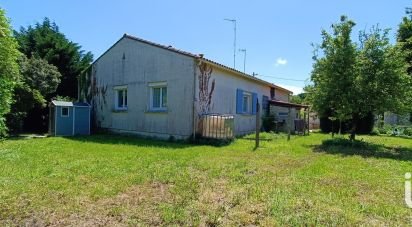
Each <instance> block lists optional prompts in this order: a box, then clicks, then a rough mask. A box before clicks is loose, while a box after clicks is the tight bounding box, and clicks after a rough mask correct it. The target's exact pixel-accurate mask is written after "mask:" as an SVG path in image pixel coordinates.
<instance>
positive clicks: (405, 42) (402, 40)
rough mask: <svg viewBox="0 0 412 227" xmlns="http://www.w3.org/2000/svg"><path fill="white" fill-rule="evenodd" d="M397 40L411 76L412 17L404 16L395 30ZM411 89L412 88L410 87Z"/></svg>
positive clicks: (408, 10)
mask: <svg viewBox="0 0 412 227" xmlns="http://www.w3.org/2000/svg"><path fill="white" fill-rule="evenodd" d="M411 12H412V11H411V9H410V8H409V9H407V13H408V14H411ZM397 42H398V45H399V46H400V47H401V50H402V52H403V53H404V56H405V62H406V64H407V65H408V70H407V71H408V74H409V75H410V76H412V19H411V18H408V17H404V18H403V19H402V22H401V23H400V24H399V27H398V32H397ZM411 89H412V88H411ZM409 121H411V122H412V113H410V119H409Z"/></svg>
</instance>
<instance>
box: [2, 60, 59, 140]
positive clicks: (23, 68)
mask: <svg viewBox="0 0 412 227" xmlns="http://www.w3.org/2000/svg"><path fill="white" fill-rule="evenodd" d="M19 65H20V75H21V76H20V78H19V82H18V84H17V86H16V89H15V90H14V93H13V100H15V104H13V106H12V108H11V109H12V111H11V113H10V114H8V115H7V126H8V127H9V129H10V131H11V132H12V133H19V132H22V131H23V121H24V119H25V118H26V117H27V115H28V114H27V113H28V112H29V111H31V110H32V109H33V108H39V109H41V108H45V107H46V97H48V96H49V95H50V94H52V93H54V92H55V91H56V88H57V86H58V84H59V82H60V77H61V74H60V73H59V71H57V68H56V67H55V66H53V65H50V64H48V63H47V61H45V60H43V59H40V58H37V57H35V56H33V57H32V58H30V59H27V58H26V57H25V56H22V57H21V58H20V60H19Z"/></svg>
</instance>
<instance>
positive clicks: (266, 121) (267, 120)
mask: <svg viewBox="0 0 412 227" xmlns="http://www.w3.org/2000/svg"><path fill="white" fill-rule="evenodd" d="M275 120H276V117H275V115H273V114H270V115H267V116H264V117H262V128H263V130H264V131H265V132H274V131H275V130H276V123H275Z"/></svg>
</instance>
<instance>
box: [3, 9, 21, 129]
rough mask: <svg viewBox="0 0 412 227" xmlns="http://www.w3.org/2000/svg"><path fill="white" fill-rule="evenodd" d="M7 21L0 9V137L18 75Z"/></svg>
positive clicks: (13, 40) (12, 40) (14, 46)
mask: <svg viewBox="0 0 412 227" xmlns="http://www.w3.org/2000/svg"><path fill="white" fill-rule="evenodd" d="M17 48H18V46H17V42H16V40H15V39H14V38H13V36H12V30H11V28H10V23H9V20H8V19H7V18H6V16H5V11H4V10H3V9H1V8H0V137H1V136H4V135H5V134H6V130H7V127H6V125H5V115H6V114H7V113H9V112H10V105H11V104H12V102H13V101H12V94H13V88H14V87H15V84H16V82H15V81H16V80H17V77H18V74H19V70H18V69H19V68H18V64H17V59H18V57H19V55H20V54H19V51H18V50H17Z"/></svg>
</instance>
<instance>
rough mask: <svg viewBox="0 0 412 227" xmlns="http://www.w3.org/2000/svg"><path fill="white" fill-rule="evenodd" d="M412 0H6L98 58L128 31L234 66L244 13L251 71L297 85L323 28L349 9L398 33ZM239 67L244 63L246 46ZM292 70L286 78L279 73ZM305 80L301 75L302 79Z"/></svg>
mask: <svg viewBox="0 0 412 227" xmlns="http://www.w3.org/2000/svg"><path fill="white" fill-rule="evenodd" d="M406 6H412V1H407V0H396V1H387V0H382V1H377V0H357V1H355V0H345V1H343V0H340V1H338V0H335V1H333V0H313V1H303V0H301V1H297V0H289V1H269V0H268V1H253V2H252V1H246V0H238V1H223V0H220V1H219V0H211V1H184V0H175V1H166V0H165V1H156V0H153V1H131V0H130V1H128V0H123V1H92V0H89V1H86V0H83V1H79V0H71V1H55V0H54V1H51V0H49V1H42V0H38V1H29V0H22V1H16V0H0V7H2V8H4V9H5V10H6V12H7V16H8V17H9V18H10V19H11V22H12V26H13V28H14V29H18V28H19V27H20V26H27V25H30V24H33V23H35V22H37V21H41V20H42V18H44V17H49V18H50V19H51V20H53V21H55V22H56V23H57V25H58V26H59V27H60V30H61V31H62V32H64V33H65V34H66V36H67V37H68V38H69V39H71V40H72V41H74V42H77V43H79V44H80V45H81V46H82V47H83V49H85V50H88V51H91V52H92V53H93V54H94V56H95V58H97V57H98V56H100V55H101V54H102V53H103V52H104V51H105V50H106V49H107V48H109V47H110V46H111V45H112V44H113V43H114V42H115V41H117V40H118V39H119V38H120V37H121V36H122V35H123V34H124V33H128V34H131V35H134V36H137V37H140V38H143V39H147V40H150V41H153V42H157V43H161V44H165V45H172V46H174V47H176V48H179V49H182V50H186V51H189V52H192V53H196V54H197V53H203V54H204V55H205V57H207V58H210V59H212V60H215V61H218V62H220V63H222V64H225V65H228V66H231V67H232V66H233V26H232V24H231V23H230V22H227V21H224V20H223V19H224V18H234V19H236V20H237V48H244V49H246V50H247V59H246V72H247V73H250V74H251V73H252V72H255V73H258V74H259V75H263V76H261V78H262V79H265V80H268V81H271V82H274V83H276V84H278V85H281V86H285V87H287V88H289V89H292V90H293V91H295V92H299V90H300V88H302V87H303V86H304V85H305V82H304V81H303V80H305V79H307V78H309V76H310V72H311V69H312V63H313V62H312V58H311V57H312V50H313V48H312V47H311V43H319V42H320V41H321V39H320V32H321V29H322V28H324V29H328V30H329V28H330V25H331V24H332V23H334V22H336V21H338V20H339V17H340V15H342V14H345V15H347V16H348V17H349V18H350V19H352V20H354V21H355V22H356V23H357V26H356V27H355V32H356V33H355V35H354V38H356V34H357V32H358V31H359V30H363V29H365V28H369V27H370V26H372V25H376V24H379V25H380V26H381V27H382V28H392V33H391V35H392V38H393V40H394V37H395V32H396V29H397V26H398V24H399V23H400V21H401V18H402V17H403V16H404V15H405V14H404V11H405V7H406ZM236 54H237V58H236V62H237V64H236V68H237V69H238V70H241V71H242V70H243V53H241V52H237V53H236ZM274 77H278V78H288V79H289V80H283V79H278V78H274ZM295 80H297V81H295Z"/></svg>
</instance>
